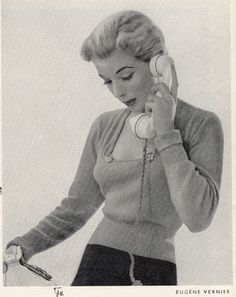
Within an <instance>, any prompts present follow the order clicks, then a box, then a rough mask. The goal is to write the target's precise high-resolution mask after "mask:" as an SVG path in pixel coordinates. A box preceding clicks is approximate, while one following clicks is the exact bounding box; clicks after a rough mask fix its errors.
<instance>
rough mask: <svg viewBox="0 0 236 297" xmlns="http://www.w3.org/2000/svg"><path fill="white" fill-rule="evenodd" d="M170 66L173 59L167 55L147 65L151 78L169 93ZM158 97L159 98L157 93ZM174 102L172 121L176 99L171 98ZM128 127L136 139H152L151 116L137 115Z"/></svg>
mask: <svg viewBox="0 0 236 297" xmlns="http://www.w3.org/2000/svg"><path fill="white" fill-rule="evenodd" d="M172 65H174V61H173V59H172V58H171V57H170V56H168V55H167V54H161V55H156V56H154V57H153V58H151V60H150V63H149V68H150V71H151V74H152V76H153V77H155V78H156V79H157V81H158V82H163V83H165V85H166V86H167V88H168V90H169V92H170V91H171V88H172V82H173V80H172ZM174 93H175V95H176V96H177V89H176V90H175V92H174ZM157 95H158V96H161V94H160V93H159V92H157ZM172 99H173V101H174V104H173V113H172V114H173V116H172V117H173V119H174V117H175V110H176V98H174V97H173V96H172ZM130 126H131V129H132V131H133V132H134V134H135V135H136V136H137V137H138V138H153V137H154V136H155V131H154V129H153V121H152V115H151V116H149V115H148V114H146V113H141V114H138V115H137V116H135V117H132V118H131V119H130Z"/></svg>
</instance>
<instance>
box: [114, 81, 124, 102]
mask: <svg viewBox="0 0 236 297" xmlns="http://www.w3.org/2000/svg"><path fill="white" fill-rule="evenodd" d="M113 94H114V96H115V97H116V98H118V99H122V98H123V97H124V96H125V88H124V86H123V85H122V84H118V83H116V84H115V83H114V84H113Z"/></svg>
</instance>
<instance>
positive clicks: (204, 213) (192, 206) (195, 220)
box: [154, 113, 223, 232]
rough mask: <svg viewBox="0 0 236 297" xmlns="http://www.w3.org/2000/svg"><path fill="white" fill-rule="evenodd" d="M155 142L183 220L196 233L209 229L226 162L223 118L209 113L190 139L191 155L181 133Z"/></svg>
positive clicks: (165, 135) (170, 133)
mask: <svg viewBox="0 0 236 297" xmlns="http://www.w3.org/2000/svg"><path fill="white" fill-rule="evenodd" d="M154 141H155V145H156V147H157V149H158V151H159V152H160V157H161V160H162V163H163V166H164V168H165V173H166V177H167V181H168V185H169V189H170V195H171V200H172V202H173V204H174V206H175V208H176V211H177V212H178V214H179V216H180V218H181V219H182V221H183V223H184V224H185V225H186V226H187V227H188V229H189V230H190V231H192V232H199V231H202V230H204V229H206V228H207V227H208V226H209V224H210V223H211V221H212V219H213V216H214V213H215V211H216V207H217V205H218V201H219V188H220V183H221V174H222V160H223V132H222V127H221V123H220V121H219V119H218V118H217V117H216V116H215V115H214V114H213V113H209V114H208V116H207V117H206V118H205V119H204V120H203V121H202V122H201V123H200V125H199V127H198V128H197V129H196V131H195V133H194V135H193V136H192V137H191V139H190V143H189V151H188V155H187V153H186V151H185V149H184V146H183V144H182V138H181V135H180V131H178V130H174V129H173V130H169V131H166V132H164V133H160V134H158V135H157V136H156V137H155V139H154Z"/></svg>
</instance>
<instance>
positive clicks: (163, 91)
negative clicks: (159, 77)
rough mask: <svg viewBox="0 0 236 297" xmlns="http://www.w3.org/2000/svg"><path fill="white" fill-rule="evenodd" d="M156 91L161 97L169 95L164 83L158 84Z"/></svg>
mask: <svg viewBox="0 0 236 297" xmlns="http://www.w3.org/2000/svg"><path fill="white" fill-rule="evenodd" d="M158 91H159V92H160V93H161V96H162V97H168V96H169V95H170V93H169V90H168V88H167V86H166V84H165V83H163V82H160V83H158Z"/></svg>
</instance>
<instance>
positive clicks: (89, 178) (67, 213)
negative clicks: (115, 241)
mask: <svg viewBox="0 0 236 297" xmlns="http://www.w3.org/2000/svg"><path fill="white" fill-rule="evenodd" d="M100 131H101V120H100V118H97V120H95V122H94V123H93V125H92V127H91V129H90V132H89V135H88V138H87V140H86V143H85V147H84V150H83V153H82V155H81V159H80V163H79V167H78V170H77V173H76V176H75V178H74V181H73V183H72V185H71V187H70V189H69V193H68V197H67V198H65V199H63V200H62V202H61V205H60V206H58V207H56V209H55V210H54V211H53V212H51V213H50V214H49V215H47V216H46V217H45V218H44V219H43V220H42V221H40V222H39V223H38V225H37V226H35V227H34V228H33V229H31V230H30V231H29V232H28V233H26V234H25V235H23V236H21V237H16V238H15V239H14V240H12V241H10V242H9V243H8V244H7V247H8V246H10V245H20V246H21V247H22V250H23V256H24V258H25V260H29V259H30V258H31V257H32V256H33V255H34V254H36V253H39V252H42V251H44V250H46V249H48V248H50V247H52V246H55V245H56V244H58V243H60V242H61V241H63V240H65V239H66V238H68V237H69V236H71V235H72V234H73V233H74V232H76V231H77V230H78V229H80V228H81V227H82V226H84V224H85V223H86V222H87V221H88V219H89V218H90V217H91V216H92V215H93V214H94V212H95V211H96V210H97V209H98V208H99V206H100V205H101V204H102V202H103V201H104V197H103V195H102V193H101V191H100V188H99V185H98V184H97V182H96V181H95V179H94V176H93V170H94V166H95V163H96V158H97V145H98V141H99V137H100V133H101V132H100Z"/></svg>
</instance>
